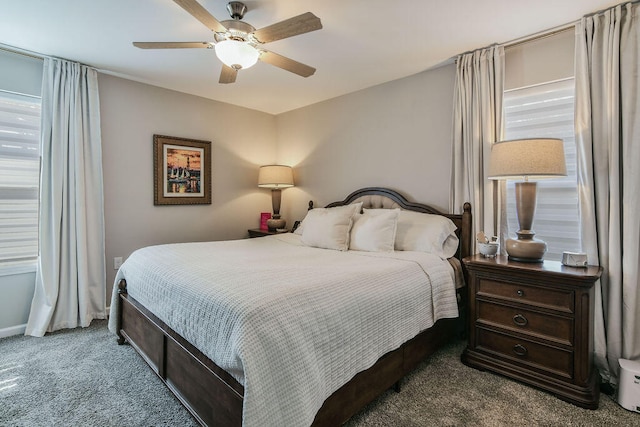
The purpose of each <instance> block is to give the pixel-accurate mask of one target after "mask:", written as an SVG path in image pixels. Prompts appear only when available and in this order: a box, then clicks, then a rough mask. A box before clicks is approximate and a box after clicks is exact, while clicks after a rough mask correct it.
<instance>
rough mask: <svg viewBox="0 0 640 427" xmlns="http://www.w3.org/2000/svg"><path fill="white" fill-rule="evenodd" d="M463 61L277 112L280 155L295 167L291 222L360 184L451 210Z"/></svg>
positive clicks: (286, 195) (286, 204) (286, 196)
mask: <svg viewBox="0 0 640 427" xmlns="http://www.w3.org/2000/svg"><path fill="white" fill-rule="evenodd" d="M454 80H455V65H446V66H443V67H440V68H436V69H434V70H430V71H425V72H422V73H420V74H417V75H414V76H410V77H407V78H404V79H401V80H396V81H393V82H390V83H386V84H382V85H379V86H376V87H373V88H369V89H366V90H362V91H359V92H355V93H351V94H348V95H344V96H341V97H339V98H334V99H331V100H328V101H325V102H322V103H318V104H315V105H311V106H308V107H305V108H301V109H298V110H294V111H291V112H288V113H283V114H280V115H278V117H277V130H278V161H280V162H281V163H284V164H289V165H291V166H293V167H294V168H295V169H294V171H295V175H294V177H295V181H296V187H294V188H290V189H287V190H284V191H283V193H282V213H283V215H284V216H285V217H286V218H287V219H288V220H289V221H290V223H291V221H292V220H293V219H300V218H302V217H303V216H304V213H305V211H306V207H307V202H308V201H309V200H313V201H314V203H316V206H324V205H325V204H327V203H329V202H332V201H335V200H336V199H340V200H341V199H342V198H344V197H345V196H347V195H348V194H349V193H350V192H352V191H353V190H356V189H358V188H361V187H367V186H381V187H389V188H393V189H396V190H400V191H401V192H402V193H404V194H405V195H406V196H407V197H408V198H410V199H411V200H413V201H418V202H429V203H430V204H433V205H434V206H436V207H438V208H440V209H443V210H447V211H448V209H449V181H450V177H449V175H450V170H451V129H452V111H453V85H454Z"/></svg>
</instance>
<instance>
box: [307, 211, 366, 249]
mask: <svg viewBox="0 0 640 427" xmlns="http://www.w3.org/2000/svg"><path fill="white" fill-rule="evenodd" d="M361 209H362V203H354V204H352V205H347V206H337V207H335V208H318V209H311V210H310V211H309V212H308V213H307V216H306V217H305V218H304V228H303V229H302V237H301V239H300V240H301V241H302V243H304V244H305V245H307V246H314V247H316V248H325V249H336V250H339V251H346V250H348V249H349V233H350V232H351V226H352V224H353V217H354V216H355V215H357V214H358V213H360V210H361Z"/></svg>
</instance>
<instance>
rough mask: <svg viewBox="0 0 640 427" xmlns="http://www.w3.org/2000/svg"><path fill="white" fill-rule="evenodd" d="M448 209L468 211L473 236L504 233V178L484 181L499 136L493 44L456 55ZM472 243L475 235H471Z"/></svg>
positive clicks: (498, 57)
mask: <svg viewBox="0 0 640 427" xmlns="http://www.w3.org/2000/svg"><path fill="white" fill-rule="evenodd" d="M456 64H457V73H456V82H455V93H454V112H453V114H454V116H453V126H454V128H453V152H452V158H453V164H452V167H451V187H452V188H451V194H452V195H451V203H450V206H449V208H450V210H451V212H454V213H461V211H462V206H463V204H464V202H470V203H471V207H472V209H473V224H472V228H473V230H472V231H473V234H474V235H475V234H476V233H477V232H478V231H484V232H485V234H487V235H489V236H490V235H494V234H499V235H500V236H501V237H502V236H503V235H504V230H503V225H502V224H505V223H506V222H505V221H503V218H505V215H506V210H505V209H506V208H505V204H504V203H503V202H502V201H503V200H504V195H505V185H504V182H500V183H498V182H497V181H489V180H487V172H488V168H489V154H490V153H491V145H492V144H493V143H494V142H497V141H500V140H501V139H502V137H503V133H504V129H503V109H502V100H503V94H504V48H503V47H502V46H492V47H489V48H486V49H481V50H477V51H474V52H471V53H466V54H463V55H460V56H458V58H457V62H456ZM474 245H475V239H474Z"/></svg>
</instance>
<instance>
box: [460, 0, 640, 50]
mask: <svg viewBox="0 0 640 427" xmlns="http://www.w3.org/2000/svg"><path fill="white" fill-rule="evenodd" d="M627 3H631V4H636V3H640V0H632V1H625V2H622V3H620V4H622V5H624V4H627ZM616 6H617V5H615V6H611V7H609V8H606V9H602V10H598V11H596V12H592V13H588V14H586V15H584V17H588V16H596V15H599V14H600V13H603V12H606V11H607V10H610V9H612V8H614V7H616ZM581 20H582V18H580V19H576V20H574V21H571V22H567V23H566V24H562V25H558V26H557V27H553V28H549V29H546V30H542V31H539V32H537V33H535V34H530V35H528V36H524V37H520V38H517V39H513V40H509V41H507V42H503V43H492V44H490V45H489V46H487V47H490V46H503V47H504V48H505V49H509V48H512V47H515V46H518V45H521V44H525V43H529V42H533V41H536V40H541V39H544V38H547V37H551V36H554V35H556V34H560V33H562V32H564V31H569V30H571V29H572V28H575V26H576V25H577V24H578V23H579V22H580V21H581ZM479 49H484V48H479ZM479 49H473V50H470V51H467V52H463V53H462V54H460V55H464V54H466V53H471V52H475V51H476V50H479ZM460 55H456V56H454V57H452V58H451V59H453V60H454V62H455V61H456V60H457V57H459V56H460Z"/></svg>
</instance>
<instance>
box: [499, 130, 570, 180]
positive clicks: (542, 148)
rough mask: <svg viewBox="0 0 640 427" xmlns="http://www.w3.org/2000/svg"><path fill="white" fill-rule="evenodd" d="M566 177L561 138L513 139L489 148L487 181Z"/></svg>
mask: <svg viewBox="0 0 640 427" xmlns="http://www.w3.org/2000/svg"><path fill="white" fill-rule="evenodd" d="M566 175H567V166H566V163H565V160H564V145H563V143H562V140H561V139H556V138H531V139H514V140H511V141H502V142H496V143H495V144H493V146H492V147H491V158H490V160H489V177H488V178H489V179H521V178H527V179H529V178H532V179H537V178H553V177H557V176H566Z"/></svg>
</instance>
